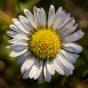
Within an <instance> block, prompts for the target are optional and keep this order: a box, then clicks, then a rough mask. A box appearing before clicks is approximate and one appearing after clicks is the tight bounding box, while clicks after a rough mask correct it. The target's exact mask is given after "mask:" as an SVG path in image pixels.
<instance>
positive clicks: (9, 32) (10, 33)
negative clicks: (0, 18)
mask: <svg viewBox="0 0 88 88" xmlns="http://www.w3.org/2000/svg"><path fill="white" fill-rule="evenodd" d="M7 34H8V35H9V36H10V37H14V36H16V35H17V32H14V31H7Z"/></svg>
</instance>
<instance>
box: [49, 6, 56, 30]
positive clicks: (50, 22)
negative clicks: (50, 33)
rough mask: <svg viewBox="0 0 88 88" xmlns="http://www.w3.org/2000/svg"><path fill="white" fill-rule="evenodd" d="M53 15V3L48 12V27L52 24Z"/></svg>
mask: <svg viewBox="0 0 88 88" xmlns="http://www.w3.org/2000/svg"><path fill="white" fill-rule="evenodd" d="M54 17H55V8H54V6H53V5H51V6H50V9H49V14H48V28H49V27H50V26H51V25H52V24H53V21H54Z"/></svg>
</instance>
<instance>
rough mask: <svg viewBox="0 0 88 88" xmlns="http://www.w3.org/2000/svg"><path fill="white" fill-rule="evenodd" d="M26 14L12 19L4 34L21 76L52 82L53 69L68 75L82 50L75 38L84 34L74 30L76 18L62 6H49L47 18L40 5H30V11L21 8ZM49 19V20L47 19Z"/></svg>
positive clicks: (77, 38)
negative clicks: (9, 38) (8, 38)
mask: <svg viewBox="0 0 88 88" xmlns="http://www.w3.org/2000/svg"><path fill="white" fill-rule="evenodd" d="M24 13H25V15H26V17H25V16H21V15H20V16H19V19H16V18H13V19H12V21H13V23H14V24H11V25H10V28H11V29H12V31H7V34H8V35H9V36H11V37H12V38H13V39H11V40H9V41H8V42H9V43H10V46H9V47H10V48H12V49H13V51H12V52H11V53H10V56H12V57H17V62H18V63H19V64H21V73H22V74H23V78H24V79H25V78H30V79H31V78H34V80H36V79H38V80H42V79H43V78H45V80H47V81H48V82H50V81H51V75H54V74H55V72H57V73H59V74H60V75H66V76H69V75H71V74H72V73H73V70H74V66H73V64H74V63H75V62H76V60H77V58H78V57H79V53H80V52H81V51H82V47H81V46H80V45H78V44H76V43H74V42H75V41H77V40H79V39H80V38H82V37H83V35H84V33H83V32H82V31H81V30H77V31H75V30H76V29H77V26H78V25H77V24H75V19H74V18H73V17H71V16H70V14H69V13H66V12H65V11H64V10H63V9H62V7H60V8H58V9H57V12H55V7H54V6H53V5H51V6H50V9H49V13H48V17H46V12H45V10H44V9H43V8H37V7H34V8H33V13H34V14H32V13H31V12H30V11H29V10H28V9H24ZM47 18H48V19H47Z"/></svg>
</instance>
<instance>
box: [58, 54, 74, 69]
mask: <svg viewBox="0 0 88 88" xmlns="http://www.w3.org/2000/svg"><path fill="white" fill-rule="evenodd" d="M57 56H58V59H59V61H60V62H61V63H62V65H63V66H65V67H66V68H68V69H72V70H73V69H74V66H73V65H72V64H71V63H70V62H69V61H68V60H67V59H66V58H65V57H64V56H63V55H62V54H61V53H59V54H58V55H57Z"/></svg>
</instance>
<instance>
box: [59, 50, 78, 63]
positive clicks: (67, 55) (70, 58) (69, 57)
mask: <svg viewBox="0 0 88 88" xmlns="http://www.w3.org/2000/svg"><path fill="white" fill-rule="evenodd" d="M60 52H61V53H62V54H63V55H64V57H65V58H66V59H67V60H68V61H69V62H71V63H73V64H74V63H75V62H76V60H77V58H78V57H79V55H78V54H75V53H70V52H67V51H65V50H61V51H60Z"/></svg>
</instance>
